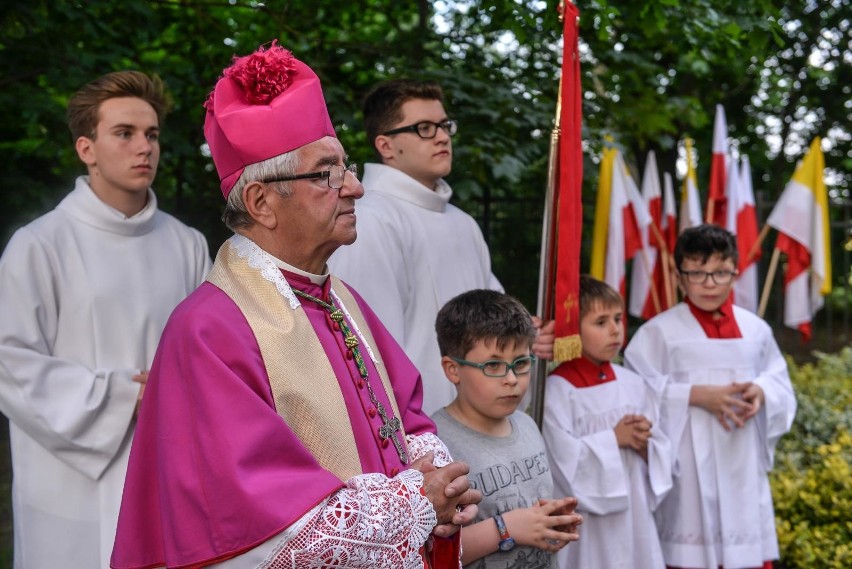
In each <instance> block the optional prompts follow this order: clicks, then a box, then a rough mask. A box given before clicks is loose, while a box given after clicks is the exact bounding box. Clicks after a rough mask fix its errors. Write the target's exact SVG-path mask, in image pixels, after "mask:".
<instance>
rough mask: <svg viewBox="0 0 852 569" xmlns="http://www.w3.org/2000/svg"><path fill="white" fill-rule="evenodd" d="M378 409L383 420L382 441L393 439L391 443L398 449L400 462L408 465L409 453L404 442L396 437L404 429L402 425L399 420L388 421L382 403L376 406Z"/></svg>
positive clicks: (380, 434) (395, 418) (394, 418)
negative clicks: (403, 444)
mask: <svg viewBox="0 0 852 569" xmlns="http://www.w3.org/2000/svg"><path fill="white" fill-rule="evenodd" d="M377 403H378V402H377ZM376 409H377V410H378V412H379V416H380V417H381V418H382V426H381V427H380V428H379V436H380V437H381V438H382V440H387V439H391V442H392V443H393V446H394V447H395V448H396V452H397V454H398V455H399V460H400V462H402V463H403V464H408V453H407V452H405V447H404V446H402V442H401V441H400V440H399V437H398V436H397V435H396V434H397V433H398V432H400V430H401V429H402V424H401V423H400V422H399V418H398V417H393V418H391V419H388V414H387V412H386V411H385V406H384V405H382V404H381V403H378V404H377V405H376Z"/></svg>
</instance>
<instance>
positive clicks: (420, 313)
mask: <svg viewBox="0 0 852 569" xmlns="http://www.w3.org/2000/svg"><path fill="white" fill-rule="evenodd" d="M362 183H363V185H364V190H365V194H364V197H363V198H361V199H360V200H358V202H357V203H356V204H355V214H356V216H357V218H358V219H357V230H358V238H357V239H356V240H355V243H354V244H352V245H349V246H347V247H341V248H340V249H338V250H337V251H336V252H335V253H334V255H332V257H331V259H330V260H329V268H330V269H331V272H332V273H333V274H335V275H337V276H339V277H340V278H341V279H343V280H344V281H346V282H347V283H348V284H350V285H352V287H353V288H354V289H355V290H357V291H358V292H359V293H360V294H361V295H362V296H363V297H364V299H365V300H366V301H367V304H369V305H370V307H371V308H373V310H375V312H376V314H378V315H379V318H380V319H381V321H382V324H384V325H385V326H386V327H387V329H388V330H389V331H390V333H391V334H392V335H393V337H394V338H395V339H396V341H397V342H399V344H400V345H401V346H402V348H403V350H404V351H405V353H406V355H408V357H409V358H410V359H411V361H413V362H414V365H415V366H416V367H417V369H418V370H419V371H420V374H421V375H422V377H423V409H424V410H425V411H426V413H427V414H432V413H434V412H435V411H437V410H438V409H440V408H442V407H444V406H446V405H448V404H449V403H450V402H451V401H452V400H453V399H454V398H455V396H456V392H455V388H454V387H453V385H452V384H451V383H450V382H449V381H448V380H447V379H446V377H445V376H444V372H443V370H442V369H441V356H440V353H439V351H438V340H437V337H436V336H435V317H436V316H437V315H438V310H440V309H441V307H442V306H443V305H444V304H445V303H446V302H447V301H449V300H450V299H451V298H453V297H454V296H456V295H459V294H461V293H463V292H467V291H469V290H473V289H478V288H488V289H495V290H500V291H502V290H503V288H502V286H501V285H500V283H499V282H498V280H497V278H496V277H495V276H494V275H493V274H492V272H491V257H490V254H489V252H488V245H487V244H486V243H485V239H483V237H482V231H481V230H480V228H479V225H477V223H476V221H475V220H474V219H473V218H472V217H471V216H469V215H468V214H466V213H465V212H463V211H462V210H460V209H459V208H457V207H455V206H453V205H451V204H450V203H449V201H450V198H451V197H452V195H453V192H452V190H451V189H450V186H449V185H448V184H447V183H446V182H444V181H443V180H440V181H439V182H438V185H437V187H436V188H435V190H431V189H429V188H427V187H426V186H424V185H423V184H421V183H420V182H418V181H417V180H415V179H414V178H412V177H411V176H408V175H407V174H405V173H403V172H402V171H400V170H397V169H396V168H392V167H390V166H385V165H384V164H366V165H365V167H364V179H363V180H362Z"/></svg>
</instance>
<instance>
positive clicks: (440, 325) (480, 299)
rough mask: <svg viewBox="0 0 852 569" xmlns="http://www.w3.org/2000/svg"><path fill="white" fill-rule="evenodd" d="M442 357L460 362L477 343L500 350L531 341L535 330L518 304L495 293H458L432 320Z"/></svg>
mask: <svg viewBox="0 0 852 569" xmlns="http://www.w3.org/2000/svg"><path fill="white" fill-rule="evenodd" d="M435 331H436V332H437V334H438V347H439V348H440V350H441V355H442V356H452V357H455V358H464V357H465V355H467V353H468V352H469V351H470V350H472V349H473V348H474V346H475V345H476V343H477V342H480V341H486V342H488V341H495V342H496V343H497V349H499V350H502V349H503V348H505V347H506V346H508V345H509V344H510V343H514V344H521V345H523V344H528V345H530V346H532V343H533V340H535V334H536V330H535V326H533V323H532V318H531V317H530V313H529V312H528V311H527V309H526V308H524V305H523V304H521V302H520V301H519V300H518V299H516V298H514V297H511V296H509V295H508V294H505V293H502V292H498V291H496V290H485V289H477V290H471V291H468V292H465V293H462V294H460V295H458V296H456V297H455V298H453V299H452V300H450V301H449V302H448V303H447V304H445V305H444V306H443V308H441V310H440V311H439V312H438V318H437V319H436V320H435Z"/></svg>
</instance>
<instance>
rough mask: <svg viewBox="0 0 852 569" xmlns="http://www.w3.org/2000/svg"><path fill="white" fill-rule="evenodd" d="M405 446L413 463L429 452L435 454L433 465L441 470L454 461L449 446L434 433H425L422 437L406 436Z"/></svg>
mask: <svg viewBox="0 0 852 569" xmlns="http://www.w3.org/2000/svg"><path fill="white" fill-rule="evenodd" d="M405 445H406V446H407V447H408V456H409V457H410V458H411V462H414V461H415V460H417V459H418V458H420V457H422V456H423V455H424V454H426V453H427V452H434V453H435V458H434V459H433V461H432V464H434V465H435V466H437V467H438V468H441V467H443V466H447V465H448V464H449V463H451V462H452V461H453V457H452V456H450V451H449V449H448V448H447V446H446V445H445V444H444V443H443V442H442V441H441V439H439V438H438V436H437V435H435V434H434V433H423V434H422V435H405Z"/></svg>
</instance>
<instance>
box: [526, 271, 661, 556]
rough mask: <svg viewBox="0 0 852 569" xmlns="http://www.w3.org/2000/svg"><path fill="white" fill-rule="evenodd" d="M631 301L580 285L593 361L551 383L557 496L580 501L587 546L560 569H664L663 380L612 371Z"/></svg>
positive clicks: (550, 437) (569, 367)
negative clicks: (660, 508) (659, 512)
mask: <svg viewBox="0 0 852 569" xmlns="http://www.w3.org/2000/svg"><path fill="white" fill-rule="evenodd" d="M623 317H624V301H623V299H622V298H621V295H620V294H618V292H617V291H616V290H615V289H613V288H612V287H611V286H609V285H608V284H606V283H604V282H602V281H599V280H597V279H594V278H592V277H590V276H587V275H583V276H581V277H580V339H581V340H582V342H583V355H582V357H580V358H577V359H574V360H571V361H567V362H565V363H563V364H561V365H560V366H559V367H557V368H556V369H555V370H554V371H553V373H552V374H551V375H550V377H548V378H547V388H546V389H547V390H546V396H545V399H544V402H545V403H544V422H543V423H544V424H543V425H542V434H543V436H544V441H545V444H546V445H547V451H548V456H549V457H550V463H551V464H552V465H553V481H554V485H555V486H556V492H557V494H569V495H573V496H576V497H577V500H578V502H579V504H578V506H577V510H578V511H580V512H581V513H582V514H583V519H584V520H585V522H584V524H583V531H582V534H581V537H580V540H579V541H578V542H577V543H576V544H573V545H572V546H571V547H567V548H565V549H564V550H562V551H560V552H559V555H558V556H559V566H560V568H563V569H564V568H568V567H570V568H580V567H601V568H606V569H632V568H634V567H641V568H642V569H663V567H664V565H665V563H664V562H663V555H662V551H661V549H660V541H659V538H658V537H657V529H656V526H655V525H654V515H653V510H654V508H656V506H657V505H658V504H659V502H660V500H661V499H662V498H663V497H664V496H665V495H666V493H667V492H668V491H669V490H670V489H671V486H672V480H671V447H670V444H669V439H668V438H667V437H666V436H665V434H664V433H663V432H661V431H660V430H659V429H657V428H656V427H655V425H656V423H657V422H658V417H659V400H660V398H659V395H660V392H661V386H662V385H663V382H662V381H659V380H653V378H652V380H653V381H651V382H648V381H646V380H645V379H643V378H642V377H640V376H638V375H637V374H635V373H633V372H632V371H630V370H627V369H625V368H623V367H621V366H618V365H615V364H612V363H611V362H612V360H613V359H614V358H615V357H616V356H617V355H618V352H619V351H620V350H621V348H622V346H623V345H624V323H623V320H622V319H623Z"/></svg>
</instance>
